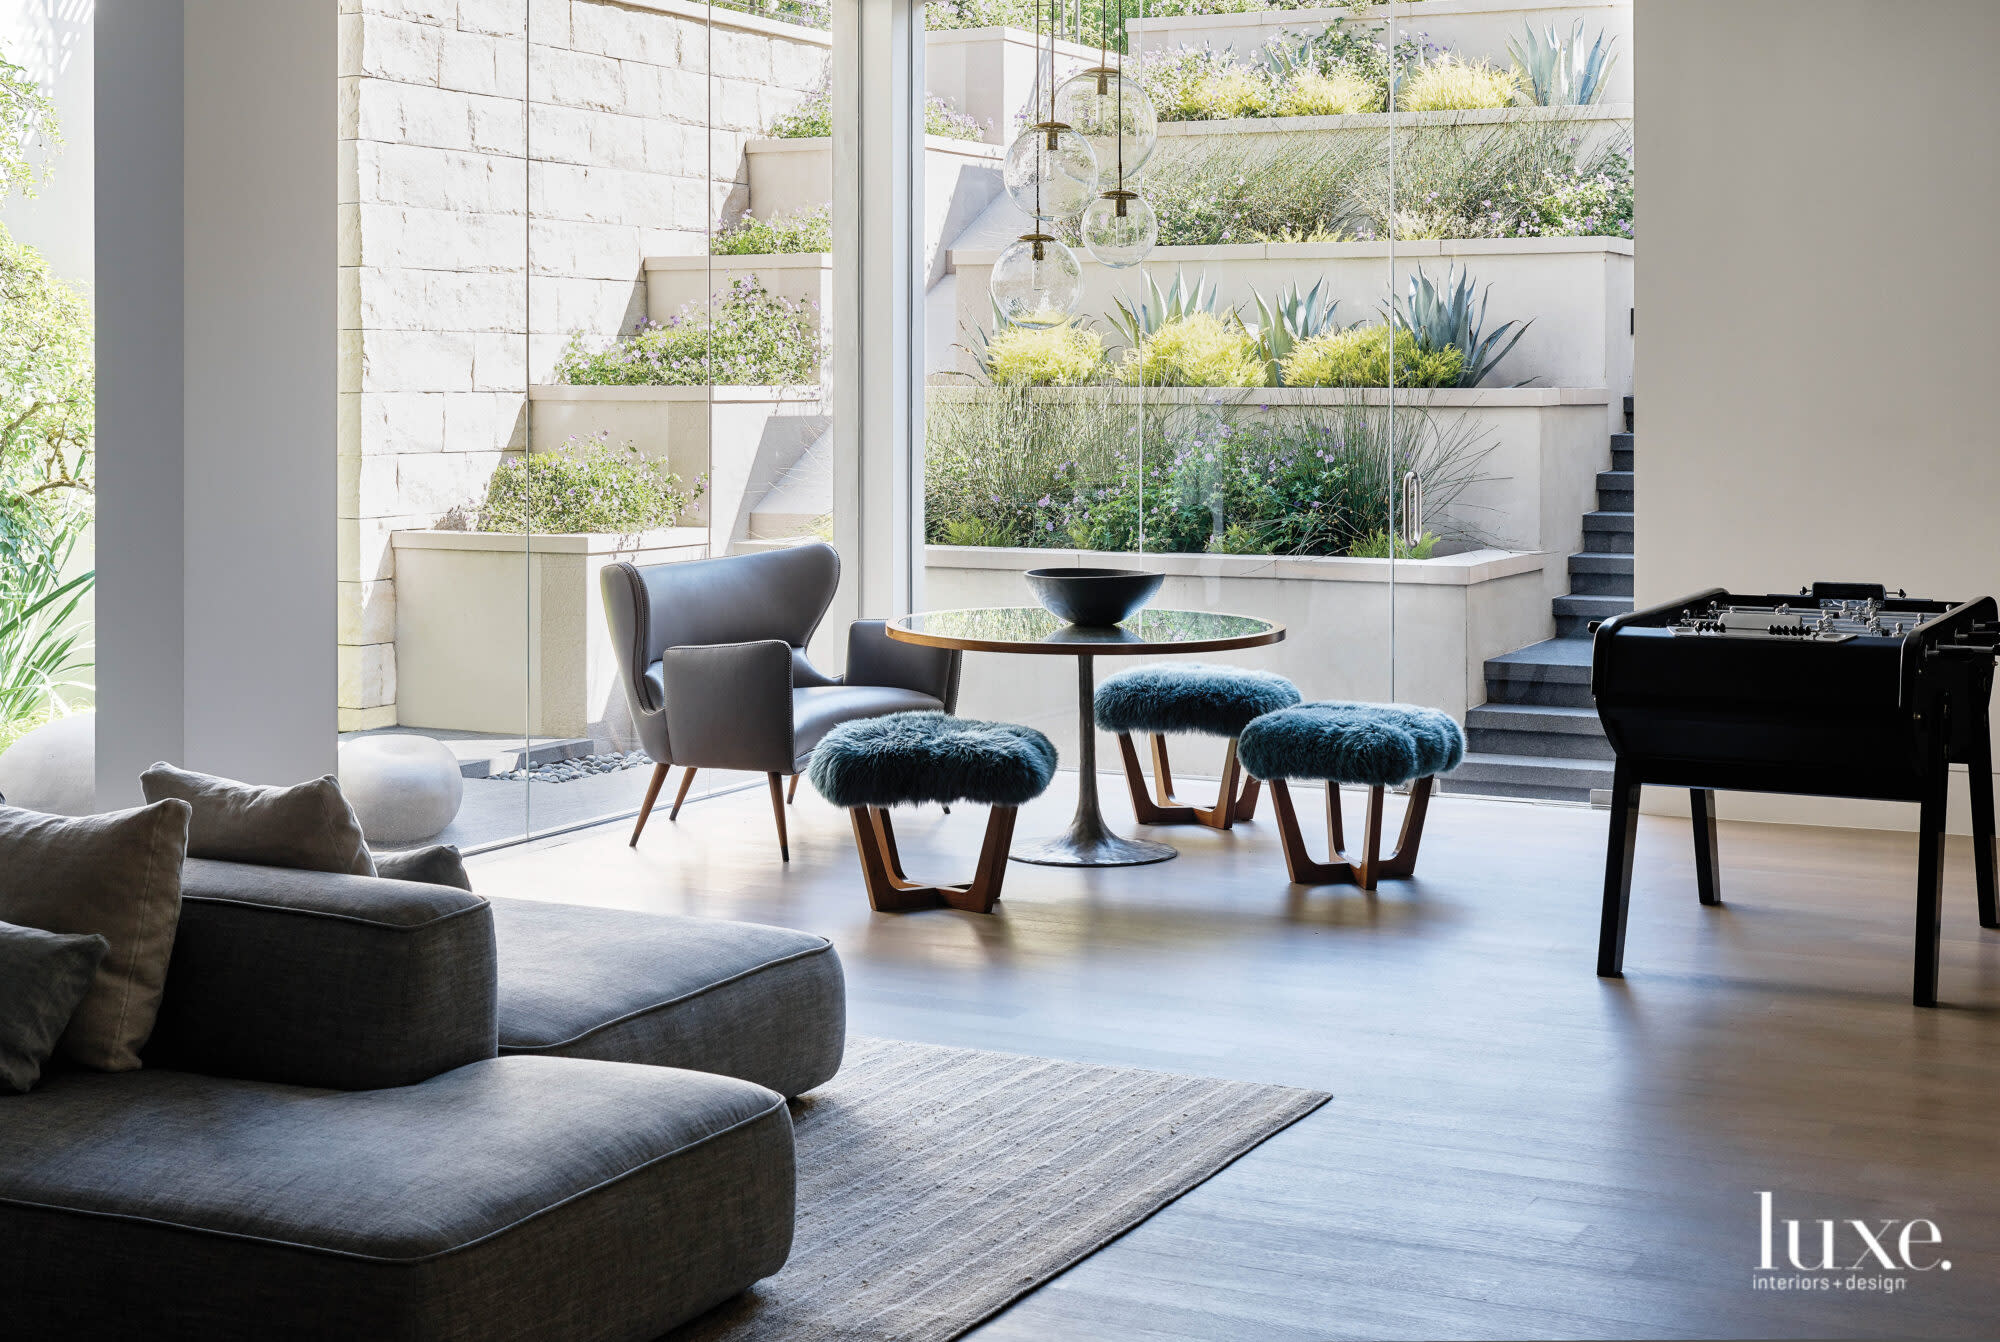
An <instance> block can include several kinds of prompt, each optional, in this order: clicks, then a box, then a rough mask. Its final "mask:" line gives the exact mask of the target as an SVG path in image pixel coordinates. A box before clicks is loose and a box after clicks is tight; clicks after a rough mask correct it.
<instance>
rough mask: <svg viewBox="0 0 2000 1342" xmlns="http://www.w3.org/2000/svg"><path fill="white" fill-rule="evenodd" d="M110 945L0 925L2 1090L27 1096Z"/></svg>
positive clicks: (99, 940)
mask: <svg viewBox="0 0 2000 1342" xmlns="http://www.w3.org/2000/svg"><path fill="white" fill-rule="evenodd" d="M110 949H111V943H110V942H108V941H106V940H105V939H104V938H103V937H100V936H97V935H95V934H92V935H90V936H65V935H63V934H62V933H60V932H44V931H42V930H41V929H40V928H39V927H17V926H15V925H14V924H13V923H0V1091H13V1092H14V1093H15V1094H16V1095H22V1094H26V1093H27V1092H28V1090H29V1089H30V1088H32V1087H33V1086H34V1084H35V1082H36V1081H37V1080H39V1079H40V1078H41V1075H42V1064H43V1063H45V1062H47V1061H48V1060H49V1055H50V1054H52V1053H54V1052H55V1051H56V1041H57V1040H59V1039H61V1038H62V1032H63V1030H64V1029H65V1028H67V1026H68V1025H69V1021H70V1017H71V1016H74V1015H75V1014H76V1008H77V1005H78V1004H79V1003H80V1002H82V1001H83V995H84V994H85V993H87V992H89V991H90V981H91V979H92V978H93V977H95V976H96V974H97V966H98V964H99V963H100V962H102V961H103V959H104V953H105V952H106V951H108V950H110Z"/></svg>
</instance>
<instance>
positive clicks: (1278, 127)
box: [1160, 16, 1633, 140]
mask: <svg viewBox="0 0 2000 1342" xmlns="http://www.w3.org/2000/svg"><path fill="white" fill-rule="evenodd" d="M1232 17H1238V16H1232ZM1632 119H1633V118H1632V104H1631V103H1597V104H1595V105H1594V106H1591V107H1474V108H1465V109H1463V110H1460V111H1453V112H1351V113H1348V114H1347V115H1345V116H1273V117H1256V116H1246V117H1228V118H1225V119H1223V120H1219V121H1162V122H1161V123H1160V138H1161V139H1162V140H1190V139H1201V138H1203V137H1205V136H1211V135H1273V134H1286V133H1291V134H1304V133H1310V132H1314V131H1378V132H1379V131H1388V130H1415V129H1421V128H1424V127H1429V126H1503V125H1527V124H1532V123H1534V122H1538V121H1561V122H1574V123H1576V124H1578V125H1594V124H1596V123H1600V122H1612V123H1624V122H1629V121H1631V120H1632Z"/></svg>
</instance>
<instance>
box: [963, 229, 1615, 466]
mask: <svg viewBox="0 0 2000 1342" xmlns="http://www.w3.org/2000/svg"><path fill="white" fill-rule="evenodd" d="M1394 250H1395V283H1394V285H1393V291H1394V292H1396V293H1398V294H1401V293H1403V292H1405V291H1406V290H1407V286H1408V282H1409V277H1410V275H1411V274H1412V273H1414V272H1415V271H1416V270H1417V269H1418V268H1419V267H1421V268H1422V269H1423V270H1424V272H1425V273H1426V274H1428V275H1430V276H1431V277H1432V278H1434V279H1437V280H1442V279H1443V278H1444V277H1445V274H1446V271H1447V269H1448V268H1449V267H1450V266H1451V265H1452V264H1453V263H1456V264H1457V265H1459V266H1460V267H1461V268H1462V269H1466V270H1469V271H1470V272H1471V273H1472V275H1473V276H1474V278H1475V279H1477V280H1478V282H1479V284H1480V286H1481V288H1482V289H1485V288H1486V286H1488V285H1490V286H1491V291H1490V292H1491V297H1490V300H1489V302H1488V306H1487V310H1486V311H1487V321H1488V324H1489V326H1490V325H1492V324H1494V323H1498V322H1502V321H1507V320H1510V319H1527V318H1532V319H1533V325H1532V326H1530V327H1529V328H1528V330H1527V332H1526V334H1524V335H1523V336H1522V337H1521V342H1520V343H1519V344H1518V345H1516V346H1515V347H1514V349H1513V351H1512V352H1511V353H1510V354H1509V355H1508V356H1507V358H1506V360H1505V361H1504V362H1503V363H1501V365H1500V366H1499V369H1498V371H1497V372H1496V373H1495V374H1494V375H1493V376H1492V377H1490V378H1489V379H1488V380H1489V381H1491V382H1500V383H1513V382H1520V381H1532V382H1534V383H1535V384H1537V386H1539V387H1544V388H1588V389H1591V390H1590V391H1589V392H1587V393H1585V394H1586V395H1592V396H1594V397H1596V398H1597V399H1596V400H1595V401H1594V402H1593V403H1595V404H1597V405H1598V406H1599V409H1600V410H1601V412H1602V418H1601V421H1600V423H1599V424H1598V426H1597V428H1596V432H1597V434H1598V436H1599V437H1600V438H1601V437H1602V435H1604V434H1606V433H1610V432H1615V431H1616V430H1617V429H1618V428H1619V427H1622V423H1621V422H1614V421H1617V420H1618V415H1617V410H1618V405H1617V398H1618V397H1620V396H1623V395H1624V394H1626V393H1628V392H1630V391H1631V389H1632V343H1633V337H1632V256H1633V246H1632V243H1630V242H1629V241H1626V240H1624V239H1621V238H1503V239H1466V240H1457V241H1454V240H1432V241H1415V242H1399V243H1397V244H1396V245H1395V249H1394ZM998 256H999V253H998V252H997V251H992V250H978V251H971V250H955V251H953V252H952V261H953V264H954V265H955V266H956V268H957V270H958V284H957V318H958V325H959V327H960V333H961V334H960V345H961V349H960V352H959V356H958V357H959V358H960V360H961V369H962V370H963V371H965V372H970V371H971V356H970V354H968V353H966V352H965V350H964V348H963V347H964V346H969V345H971V344H973V341H972V340H971V339H970V333H971V332H973V331H978V330H986V329H989V328H990V326H991V323H992V304H991V302H990V301H989V300H988V298H987V280H988V278H989V277H990V276H991V274H992V271H993V262H994V260H995V259H996V258H997V257H998ZM1082 262H1083V302H1082V307H1081V311H1082V312H1083V313H1084V314H1086V316H1088V317H1090V318H1093V319H1095V326H1096V329H1097V330H1098V331H1100V332H1101V333H1102V334H1103V335H1104V336H1105V338H1106V343H1107V344H1108V345H1110V344H1114V343H1115V339H1116V336H1115V332H1113V330H1112V329H1111V327H1110V324H1109V323H1108V322H1106V321H1104V320H1103V314H1105V313H1108V312H1110V311H1112V309H1113V303H1114V301H1115V300H1116V299H1119V298H1124V299H1125V300H1126V301H1127V302H1131V303H1136V302H1137V301H1138V300H1139V299H1140V298H1142V297H1143V294H1144V289H1143V284H1142V281H1141V279H1140V278H1139V276H1140V273H1141V270H1143V271H1144V273H1145V274H1148V275H1150V276H1152V277H1153V278H1154V279H1155V280H1156V281H1157V282H1158V283H1160V284H1162V285H1165V284H1168V283H1170V282H1171V281H1172V280H1173V277H1174V275H1175V273H1176V271H1185V272H1186V274H1187V275H1188V277H1189V279H1190V280H1192V279H1193V277H1194V276H1195V275H1197V274H1200V275H1203V276H1205V277H1206V278H1207V279H1209V280H1210V281H1212V282H1214V284H1215V286H1216V288H1217V291H1218V298H1219V301H1220V304H1221V306H1222V307H1223V308H1225V309H1227V308H1235V307H1239V306H1240V307H1243V308H1245V309H1248V308H1250V306H1251V295H1252V294H1253V293H1262V294H1264V295H1265V296H1266V297H1267V298H1274V297H1275V296H1276V295H1277V294H1278V293H1280V292H1281V291H1282V290H1284V289H1285V287H1286V286H1288V285H1292V284H1296V285H1298V286H1299V288H1301V289H1306V288H1309V287H1310V286H1312V285H1313V284H1314V283H1316V282H1320V281H1324V282H1325V284H1326V289H1327V291H1330V293H1331V295H1332V296H1333V297H1335V298H1338V299H1339V300H1340V304H1341V306H1340V311H1339V314H1338V315H1339V317H1340V319H1341V320H1342V321H1345V322H1353V321H1359V320H1361V319H1363V318H1369V319H1373V318H1374V317H1375V316H1376V315H1377V313H1379V311H1380V310H1381V307H1382V304H1383V303H1384V301H1385V300H1386V299H1387V297H1388V295H1389V293H1390V292H1391V291H1392V286H1391V283H1390V246H1389V244H1388V243H1386V242H1307V243H1247V244H1231V245H1226V246H1220V247H1161V248H1158V249H1156V250H1155V251H1154V252H1153V254H1152V256H1151V258H1149V259H1148V260H1147V262H1146V264H1145V265H1144V266H1143V267H1140V268H1134V269H1132V270H1126V271H1117V270H1112V269H1110V268H1109V267H1106V266H1102V265H1099V264H1098V263H1097V262H1096V261H1094V260H1092V259H1090V258H1089V257H1088V256H1087V255H1085V256H1083V258H1082ZM1600 389H1601V391H1600ZM1479 390H1481V391H1486V390H1490V389H1489V388H1480V389H1479Z"/></svg>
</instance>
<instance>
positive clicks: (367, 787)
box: [340, 735, 465, 848]
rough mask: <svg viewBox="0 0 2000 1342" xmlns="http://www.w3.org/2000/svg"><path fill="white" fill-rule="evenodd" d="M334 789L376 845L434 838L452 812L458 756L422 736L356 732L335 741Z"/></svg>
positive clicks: (461, 796)
mask: <svg viewBox="0 0 2000 1342" xmlns="http://www.w3.org/2000/svg"><path fill="white" fill-rule="evenodd" d="M340 790H341V792H342V793H343V794H344V795H345V796H346V798H347V804H348V805H350V806H352V807H353V808H354V815H355V818H356V819H358V820H359V821H360V822H361V832H362V833H363V834H364V835H366V836H367V838H368V842H369V843H370V844H371V845H373V846H375V847H378V848H406V847H408V846H409V845H411V844H413V843H422V842H424V840H426V839H434V838H436V837H437V836H438V835H439V834H441V833H443V832H444V828H445V826H447V825H449V824H450V823H451V822H452V820H453V819H455V818H456V817H457V815H458V807H459V803H461V802H462V801H464V800H465V779H464V777H463V776H462V775H461V774H460V773H459V771H458V757H457V756H456V755H453V754H452V753H451V750H450V749H449V748H448V747H447V746H446V745H445V744H444V743H443V742H441V741H434V740H432V739H431V738H430V737H428V736H400V735H399V736H361V737H356V738H355V739H354V740H352V741H343V742H342V743H341V746H340Z"/></svg>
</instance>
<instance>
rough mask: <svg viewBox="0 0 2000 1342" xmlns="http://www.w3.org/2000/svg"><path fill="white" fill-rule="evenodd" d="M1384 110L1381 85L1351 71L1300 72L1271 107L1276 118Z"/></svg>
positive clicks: (1340, 114)
mask: <svg viewBox="0 0 2000 1342" xmlns="http://www.w3.org/2000/svg"><path fill="white" fill-rule="evenodd" d="M1381 110H1382V86H1381V85H1380V84H1377V83H1376V82H1375V81H1374V80H1372V79H1367V78H1364V77H1363V76H1361V75H1358V74H1356V73H1355V72H1354V71H1352V70H1347V69H1339V70H1335V71H1334V72H1333V73H1332V74H1321V73H1320V72H1319V71H1318V70H1301V71H1299V72H1298V73H1297V74H1295V75H1293V76H1292V77H1291V78H1290V79H1289V80H1287V81H1285V85H1284V87H1283V88H1281V89H1279V90H1278V96H1277V98H1276V99H1275V100H1274V101H1273V102H1272V104H1271V115H1273V116H1346V115H1348V114H1349V113H1353V112H1379V111H1381Z"/></svg>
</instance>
